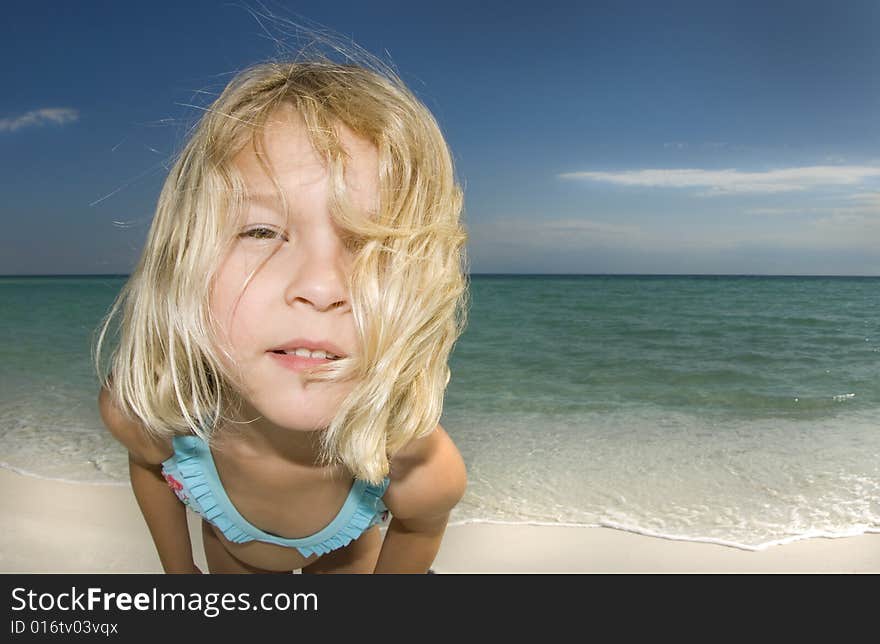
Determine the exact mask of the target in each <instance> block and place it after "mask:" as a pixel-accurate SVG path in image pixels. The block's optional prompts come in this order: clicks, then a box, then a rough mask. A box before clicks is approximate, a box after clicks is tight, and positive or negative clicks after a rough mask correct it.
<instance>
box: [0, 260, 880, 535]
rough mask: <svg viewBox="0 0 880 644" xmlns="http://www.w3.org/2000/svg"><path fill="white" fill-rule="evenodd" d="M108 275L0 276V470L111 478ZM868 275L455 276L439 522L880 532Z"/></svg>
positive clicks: (120, 477)
mask: <svg viewBox="0 0 880 644" xmlns="http://www.w3.org/2000/svg"><path fill="white" fill-rule="evenodd" d="M122 283H123V278H116V277H77V278H72V277H58V278H0V307H2V315H0V330H2V331H3V333H2V336H0V440H2V445H3V451H2V455H0V461H2V462H0V465H2V466H4V467H7V468H10V469H14V470H16V471H20V472H25V473H28V474H31V475H35V476H43V477H50V478H59V479H64V480H74V481H95V482H102V483H107V484H124V483H125V482H126V476H127V463H126V455H125V453H124V451H123V450H122V448H121V447H120V446H119V445H118V444H117V443H115V442H114V441H113V439H112V438H111V437H110V436H109V435H108V434H107V433H106V432H105V431H103V430H102V429H101V423H100V419H99V416H98V413H97V409H96V408H95V396H96V387H97V385H96V380H95V376H94V375H93V372H92V369H91V364H90V358H89V349H90V344H91V342H92V339H93V331H94V329H95V327H96V326H97V325H98V323H99V321H100V319H101V317H102V316H103V315H104V313H105V312H106V311H107V309H108V307H109V305H110V303H111V302H112V300H113V298H114V296H115V295H116V293H117V292H118V290H119V288H120V287H121V285H122ZM878 293H880V278H819V277H816V278H803V277H677V276H676V277H659V276H646V277H638V276H473V277H472V282H471V307H470V319H469V325H468V328H467V330H466V332H465V334H464V336H463V337H462V338H461V340H460V341H459V343H458V345H457V346H456V349H455V351H454V354H453V357H452V365H451V366H452V373H453V375H452V380H451V382H450V385H449V390H448V394H447V400H446V406H445V411H444V416H443V419H442V423H443V425H444V427H445V428H446V429H447V431H448V432H449V433H450V434H451V435H452V436H453V438H454V439H455V441H456V443H457V444H458V445H459V448H460V449H461V451H462V454H463V455H464V458H465V461H466V462H467V465H468V474H469V486H468V491H467V494H466V496H465V498H464V499H463V500H462V502H461V503H460V504H459V506H458V508H456V510H455V512H454V515H453V521H456V522H462V521H501V522H512V523H554V524H558V523H563V524H576V525H604V526H609V527H615V528H620V529H624V530H631V531H635V532H641V533H646V534H653V535H657V536H663V537H669V538H677V539H689V540H699V541H712V542H717V543H724V544H728V545H733V546H738V547H745V548H761V547H765V546H767V545H770V544H773V543H780V542H786V541H791V540H795V539H799V538H804V537H809V536H816V535H827V536H843V535H848V534H858V533H862V532H868V531H871V532H875V531H880V423H878V420H880V380H878V378H877V377H876V376H877V373H878V366H880V299H878Z"/></svg>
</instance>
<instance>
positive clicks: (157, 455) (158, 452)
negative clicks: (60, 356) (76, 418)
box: [98, 387, 174, 465]
mask: <svg viewBox="0 0 880 644" xmlns="http://www.w3.org/2000/svg"><path fill="white" fill-rule="evenodd" d="M98 410H99V411H100V412H101V419H102V420H103V421H104V425H105V426H106V427H107V429H108V430H109V431H110V433H111V434H113V436H115V437H116V440H118V441H119V442H120V443H122V444H123V445H124V446H125V448H126V449H127V450H128V453H129V454H131V456H132V458H134V459H135V460H136V461H139V462H141V463H147V464H149V465H159V464H160V463H162V462H163V461H165V460H167V459H168V458H169V457H170V456H171V454H172V453H173V452H174V449H173V448H172V446H171V439H170V438H156V437H155V436H153V435H152V434H151V433H150V432H149V431H147V429H146V428H145V427H144V425H143V424H142V423H141V422H140V421H139V420H137V419H133V418H131V417H130V416H129V415H128V414H126V413H125V412H124V411H123V410H122V409H120V407H119V406H118V405H117V404H116V403H115V402H114V400H113V396H112V395H111V393H110V391H109V390H108V389H107V388H106V387H102V388H101V391H100V393H99V394H98Z"/></svg>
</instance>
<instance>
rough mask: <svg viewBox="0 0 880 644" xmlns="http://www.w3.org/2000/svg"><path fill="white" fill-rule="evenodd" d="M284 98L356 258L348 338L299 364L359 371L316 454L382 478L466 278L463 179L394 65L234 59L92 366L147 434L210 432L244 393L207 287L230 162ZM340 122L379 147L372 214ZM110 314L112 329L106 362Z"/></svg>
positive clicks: (447, 343) (416, 428)
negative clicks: (354, 343) (320, 360)
mask: <svg viewBox="0 0 880 644" xmlns="http://www.w3.org/2000/svg"><path fill="white" fill-rule="evenodd" d="M285 103H286V104H290V105H292V106H293V107H294V108H295V109H296V111H297V112H298V114H299V115H300V116H301V117H302V119H303V121H304V122H305V124H306V127H307V129H308V133H309V138H310V140H311V143H312V145H313V146H314V148H315V150H316V151H317V152H318V153H319V155H321V156H322V157H323V158H324V159H325V161H326V163H327V168H328V172H329V175H330V186H331V188H330V189H331V197H330V211H331V212H330V214H331V217H332V218H333V220H334V222H335V223H336V224H337V225H338V226H339V229H340V230H341V231H342V234H343V237H344V239H345V241H346V243H347V244H348V245H349V248H350V249H351V250H352V253H353V257H354V261H353V270H352V274H351V278H350V284H349V285H348V286H349V291H350V298H351V307H352V312H353V318H354V323H355V327H356V331H357V336H358V341H359V347H358V349H359V350H358V351H357V353H356V355H352V356H351V357H348V358H344V359H341V360H336V361H333V362H331V363H328V364H325V365H322V366H321V367H319V368H316V369H314V370H312V371H310V372H308V374H307V382H317V381H320V382H341V381H344V380H353V381H354V383H355V385H354V387H353V389H352V390H351V393H350V394H349V395H348V396H347V397H346V398H345V400H344V401H343V402H342V404H341V406H340V408H339V410H338V412H337V413H336V415H335V417H334V418H333V420H332V421H331V422H330V424H329V426H328V427H327V428H326V429H324V430H323V431H322V432H321V446H322V456H323V459H324V460H325V461H326V462H341V463H343V464H344V465H345V466H347V467H348V468H349V470H351V472H352V473H353V474H354V475H355V476H356V477H358V478H360V479H364V480H367V481H370V482H373V483H378V482H379V481H380V480H381V479H382V478H383V477H384V476H386V475H387V474H388V471H389V459H390V457H392V456H393V455H394V453H395V452H397V451H398V450H399V449H400V448H401V447H403V446H404V445H405V444H407V443H408V442H409V441H410V440H412V439H414V438H418V437H422V436H425V435H427V434H428V433H429V432H431V430H433V429H434V428H435V427H436V425H437V423H438V421H439V419H440V415H441V411H442V407H443V398H444V393H445V390H446V386H447V384H448V382H449V378H450V371H449V367H448V361H449V355H450V352H451V351H452V348H453V345H454V343H455V342H456V340H457V339H458V337H459V336H460V335H461V333H462V332H463V330H464V327H465V324H466V308H467V292H468V289H467V270H466V256H465V242H466V240H467V234H466V232H465V230H464V227H463V226H462V224H461V222H460V215H461V210H462V191H461V189H460V187H459V185H458V183H457V182H456V179H455V172H454V168H453V162H452V158H451V155H450V152H449V149H448V146H447V144H446V141H445V140H444V138H443V135H442V133H441V131H440V128H439V127H438V125H437V123H436V121H435V119H434V117H433V116H432V115H431V113H430V111H429V110H428V109H427V108H426V107H425V106H424V105H423V104H422V103H421V102H420V101H419V100H418V99H417V98H416V97H415V96H414V95H413V94H412V93H411V92H410V91H409V89H408V88H407V87H406V86H405V85H404V83H403V82H402V81H401V80H400V79H399V78H398V77H397V75H396V74H394V73H392V72H390V71H387V70H383V71H375V70H373V69H370V68H368V67H365V66H361V65H349V64H341V63H336V62H332V61H328V60H324V59H318V60H310V61H299V62H283V63H282V62H270V63H262V64H260V65H256V66H254V67H251V68H249V69H247V70H245V71H243V72H241V73H239V74H238V75H237V76H236V77H235V78H234V79H233V80H232V81H231V82H230V83H229V84H228V85H227V87H226V88H225V90H224V91H223V92H222V94H221V95H220V97H219V98H218V99H217V100H216V101H215V102H214V103H213V104H212V105H211V106H210V108H208V109H207V110H206V111H205V113H204V115H203V117H202V118H201V120H200V122H199V123H198V125H197V127H196V129H195V131H194V133H193V135H192V136H191V138H190V139H189V140H188V141H187V142H186V144H185V146H184V148H183V150H182V151H181V153H180V155H179V156H178V158H177V160H176V162H175V164H174V166H173V167H172V169H171V171H170V173H169V175H168V177H167V179H166V181H165V184H164V186H163V189H162V192H161V194H160V197H159V202H158V206H157V209H156V213H155V217H154V219H153V222H152V226H151V228H150V232H149V235H148V238H147V242H146V245H145V247H144V251H143V254H142V255H141V258H140V261H139V263H138V265H137V267H136V269H135V270H134V272H133V273H132V275H131V277H130V278H129V280H128V282H127V283H126V285H125V286H124V288H123V289H122V291H121V293H120V295H119V297H118V298H117V300H116V302H115V303H114V305H113V307H112V309H111V310H110V312H109V314H108V315H107V317H106V318H105V320H104V323H103V325H102V328H101V330H100V334H99V336H98V341H97V345H96V354H95V356H96V364H97V365H98V369H99V376H100V377H101V380H102V383H103V384H104V386H106V387H108V388H109V389H110V391H111V394H112V396H113V399H114V400H115V402H116V404H117V405H119V407H120V408H121V409H123V410H125V411H126V413H128V414H129V415H130V416H132V417H135V418H137V419H138V420H139V421H141V423H142V424H143V425H144V427H145V428H147V431H149V432H150V433H152V434H153V435H154V436H156V437H168V436H171V435H174V434H182V433H189V432H192V433H195V434H196V435H198V436H200V437H202V438H203V439H205V440H210V438H211V436H212V434H213V433H214V431H215V430H216V429H218V428H219V427H220V426H221V425H222V421H223V420H224V419H225V418H226V417H227V416H228V415H229V414H230V413H232V412H233V411H234V410H235V409H236V408H237V407H238V406H239V405H240V402H241V398H240V394H239V393H238V392H239V391H241V388H240V386H238V384H237V383H238V380H237V376H236V374H235V373H233V372H230V370H229V369H228V368H227V367H224V361H223V360H222V359H221V358H222V355H223V354H224V348H223V346H222V342H220V341H219V339H218V338H219V331H218V328H219V327H218V325H217V322H216V320H215V319H214V318H213V316H212V314H211V309H210V299H211V290H212V284H213V281H214V277H215V275H216V272H217V270H218V265H219V263H220V261H221V259H222V258H223V257H224V256H225V255H226V253H227V251H228V249H229V248H230V244H231V241H232V239H234V237H235V234H234V232H235V230H236V228H235V227H236V225H237V224H236V221H237V220H236V217H237V216H238V215H237V214H236V213H240V212H241V210H242V203H243V200H242V195H243V193H244V188H243V183H242V179H241V177H240V176H239V174H238V172H237V171H236V170H235V168H234V166H233V164H232V160H233V158H234V157H235V155H236V154H237V153H238V152H239V151H241V150H242V149H243V148H244V146H246V145H254V146H256V148H255V149H259V148H258V146H259V145H260V139H261V134H262V130H263V128H264V127H265V125H266V122H267V120H268V118H269V116H270V115H271V114H272V113H273V111H274V110H275V109H277V108H278V107H279V106H280V105H283V104H285ZM339 124H342V125H345V126H347V127H348V128H349V129H350V130H351V131H353V132H354V133H355V134H357V135H358V136H360V137H362V138H363V139H366V140H367V141H369V142H371V143H372V144H374V145H375V146H376V148H377V150H378V154H379V176H378V185H379V203H378V211H377V212H376V213H373V214H371V215H369V216H367V215H366V214H365V213H363V212H359V211H358V210H357V209H355V208H353V207H352V206H351V203H350V201H349V200H348V198H347V196H346V189H345V182H344V179H343V172H344V168H345V159H346V153H345V150H344V149H343V147H342V145H341V143H340V139H339V137H338V131H337V129H336V126H338V125H339ZM276 185H277V182H276ZM282 198H283V195H282ZM257 270H259V268H258V269H257ZM255 272H256V271H255ZM251 277H253V274H251ZM246 287H247V286H246V285H245V288H246ZM115 318H118V322H119V343H118V346H117V348H116V349H115V350H114V351H113V352H112V354H111V356H110V360H109V369H106V370H102V368H101V367H100V365H101V350H102V345H103V344H104V343H105V340H106V336H107V334H108V331H109V330H110V328H111V325H112V323H113V320H114V319H115Z"/></svg>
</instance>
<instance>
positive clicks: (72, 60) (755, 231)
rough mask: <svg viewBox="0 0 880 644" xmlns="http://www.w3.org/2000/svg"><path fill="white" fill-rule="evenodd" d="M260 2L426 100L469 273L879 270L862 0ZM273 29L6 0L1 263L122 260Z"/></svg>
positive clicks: (143, 8) (245, 22)
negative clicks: (457, 197)
mask: <svg viewBox="0 0 880 644" xmlns="http://www.w3.org/2000/svg"><path fill="white" fill-rule="evenodd" d="M247 4H249V5H250V6H251V7H254V8H257V7H258V5H257V3H256V2H248V3H247ZM269 6H270V7H271V9H272V10H273V11H275V12H276V13H277V14H279V15H281V16H283V17H285V18H288V19H294V20H301V19H302V18H305V19H307V20H311V21H315V22H316V23H319V24H321V25H324V26H326V27H328V28H330V29H332V30H333V31H335V32H337V33H339V34H341V35H342V36H343V37H346V38H353V39H354V41H355V42H357V43H358V44H359V45H361V46H363V47H364V48H366V49H367V50H369V51H371V52H373V53H375V54H378V55H380V56H385V52H386V51H387V52H388V55H390V60H391V61H392V62H393V63H394V65H395V66H396V67H397V69H398V71H399V73H400V75H401V77H402V78H403V79H404V80H405V81H406V82H407V83H408V84H409V85H410V86H411V87H412V88H413V89H414V91H415V92H416V93H417V94H418V95H419V96H420V97H421V98H422V99H423V100H424V101H425V103H426V104H427V105H428V106H429V107H430V108H431V109H432V110H433V111H434V113H435V115H436V116H437V118H438V120H439V122H440V124H441V127H442V128H443V130H444V132H445V133H446V135H447V139H448V141H449V143H450V145H451V147H452V149H453V152H454V155H455V159H456V164H457V170H458V173H459V176H460V178H461V180H462V182H463V184H464V187H465V197H466V206H465V208H466V212H465V221H466V224H467V226H468V229H469V231H470V235H471V241H470V244H469V253H470V262H471V269H472V271H473V272H475V273H487V272H497V273H724V274H731V273H735V274H859V275H880V243H878V242H880V73H878V71H877V70H880V44H878V43H880V39H878V38H877V37H876V34H877V33H878V32H880V3H878V2H876V1H873V0H871V1H858V0H851V1H847V2H831V1H828V2H811V1H808V0H802V1H798V2H779V1H777V2H773V1H766V2H752V1H749V0H738V1H735V2H712V1H708V0H706V1H702V2H676V1H673V0H668V1H666V2H621V1H617V2H590V1H588V0H584V1H581V2H554V1H547V2H542V3H518V2H509V1H508V2H500V1H490V2H486V3H473V2H457V1H452V2H442V3H413V2H372V3H371V2H363V1H361V2H332V3H330V2H312V1H303V2H273V4H271V5H269ZM281 27H282V25H281V24H280V23H275V29H274V31H273V36H274V38H275V40H273V38H270V37H268V35H267V34H266V32H265V31H264V30H263V28H262V27H261V25H260V24H259V23H258V21H257V20H255V19H254V17H253V16H252V15H251V13H249V12H248V11H247V10H246V8H245V3H240V2H215V1H207V0H203V1H198V2H180V3H177V2H170V1H164V0H161V1H160V0H157V1H153V2H149V3H127V2H116V3H105V2H77V3H67V2H49V3H46V2H20V1H18V0H15V1H13V2H5V3H4V19H3V21H0V55H2V59H3V60H4V61H5V64H4V65H3V66H2V70H0V87H3V88H4V91H3V92H2V93H0V195H2V200H0V221H2V225H3V234H2V235H0V274H47V273H55V274H58V273H61V274H64V273H119V272H122V273H125V272H128V271H129V270H130V269H131V267H132V266H133V264H134V262H135V260H136V258H137V255H138V252H139V250H140V247H141V244H142V242H143V239H144V236H145V234H146V230H147V227H148V225H149V221H150V218H151V216H152V209H153V207H154V205H155V202H156V198H157V196H158V192H159V189H160V187H161V183H162V180H163V178H164V174H165V171H166V170H165V167H166V166H167V164H168V162H169V160H170V159H171V158H172V157H173V155H174V153H175V152H176V151H177V150H178V149H179V148H180V147H181V145H182V141H183V135H184V133H185V131H186V129H187V128H188V127H189V125H190V124H191V123H192V122H193V121H194V119H196V118H197V117H198V110H196V109H194V108H192V107H188V105H205V104H206V102H207V100H208V99H209V97H210V96H211V95H216V94H217V93H218V92H219V91H220V90H221V89H222V87H223V85H224V83H225V82H226V81H228V80H229V78H230V77H231V74H232V73H234V72H235V71H236V70H239V69H242V68H244V67H246V66H247V65H249V64H251V63H253V62H257V61H259V60H263V59H265V58H268V57H271V56H274V55H276V53H277V49H276V46H277V42H276V40H277V38H279V37H283V36H282V34H281V33H280V30H279V28H281ZM287 44H288V45H289V46H290V47H295V46H296V41H295V39H294V38H293V37H290V38H288V39H287ZM115 222H123V224H122V225H120V224H119V223H115Z"/></svg>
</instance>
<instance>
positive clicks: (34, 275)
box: [0, 273, 880, 279]
mask: <svg viewBox="0 0 880 644" xmlns="http://www.w3.org/2000/svg"><path fill="white" fill-rule="evenodd" d="M467 275H468V277H880V274H873V275H868V274H842V273H833V274H832V273H468V274H467ZM12 277H16V278H38V277H126V278H127V277H131V273H4V274H0V279H6V278H12Z"/></svg>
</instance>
